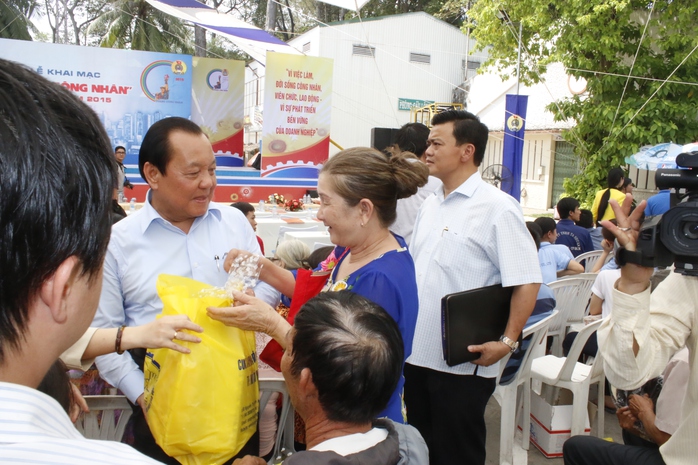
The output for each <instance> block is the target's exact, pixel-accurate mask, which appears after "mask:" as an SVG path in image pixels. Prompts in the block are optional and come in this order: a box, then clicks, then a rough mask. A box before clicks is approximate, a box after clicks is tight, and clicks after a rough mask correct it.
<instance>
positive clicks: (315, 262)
mask: <svg viewBox="0 0 698 465" xmlns="http://www.w3.org/2000/svg"><path fill="white" fill-rule="evenodd" d="M333 250H334V246H333V245H327V246H325V247H320V248H318V249H315V250H313V251H312V252H311V253H310V255H309V256H308V265H309V266H310V269H311V270H314V269H315V268H317V267H318V266H320V263H322V262H324V261H325V260H327V257H329V256H330V254H331V253H332V251H333Z"/></svg>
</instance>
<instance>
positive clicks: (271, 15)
mask: <svg viewBox="0 0 698 465" xmlns="http://www.w3.org/2000/svg"><path fill="white" fill-rule="evenodd" d="M266 29H267V31H269V32H274V30H275V29H276V3H275V2H274V0H267V28H266Z"/></svg>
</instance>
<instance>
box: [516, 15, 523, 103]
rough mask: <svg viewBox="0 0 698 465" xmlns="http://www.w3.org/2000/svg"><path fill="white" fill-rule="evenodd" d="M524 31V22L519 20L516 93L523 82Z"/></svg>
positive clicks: (517, 93)
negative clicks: (521, 76)
mask: <svg viewBox="0 0 698 465" xmlns="http://www.w3.org/2000/svg"><path fill="white" fill-rule="evenodd" d="M522 32H523V23H522V22H521V21H520V20H519V53H518V56H517V57H516V95H519V83H520V82H521V79H520V76H519V73H521V34H522Z"/></svg>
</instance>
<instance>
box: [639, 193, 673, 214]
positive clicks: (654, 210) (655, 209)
mask: <svg viewBox="0 0 698 465" xmlns="http://www.w3.org/2000/svg"><path fill="white" fill-rule="evenodd" d="M670 193H671V192H670V190H669V189H663V190H661V191H659V193H658V194H655V195H653V196H652V197H650V198H649V199H647V206H646V207H645V216H655V215H663V214H664V213H666V211H667V210H669V207H671V198H670V197H671V196H670Z"/></svg>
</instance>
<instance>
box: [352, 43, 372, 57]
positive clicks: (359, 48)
mask: <svg viewBox="0 0 698 465" xmlns="http://www.w3.org/2000/svg"><path fill="white" fill-rule="evenodd" d="M351 54H352V55H360V56H365V57H370V56H375V54H376V47H371V46H369V45H354V46H353V47H352V52H351Z"/></svg>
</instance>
